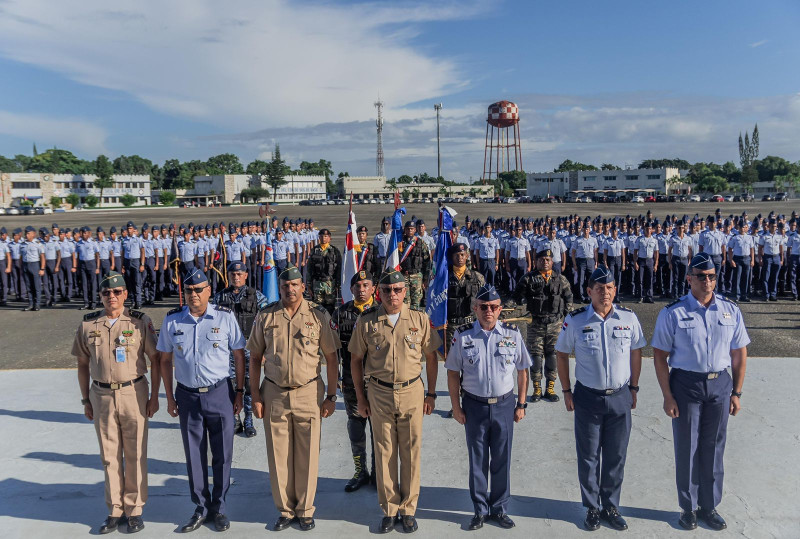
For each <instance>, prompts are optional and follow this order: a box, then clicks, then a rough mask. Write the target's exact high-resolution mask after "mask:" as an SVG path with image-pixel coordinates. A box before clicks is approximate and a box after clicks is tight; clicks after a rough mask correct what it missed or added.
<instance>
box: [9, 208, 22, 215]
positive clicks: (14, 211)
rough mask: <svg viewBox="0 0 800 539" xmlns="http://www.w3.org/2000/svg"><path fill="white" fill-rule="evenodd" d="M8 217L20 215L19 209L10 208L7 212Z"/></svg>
mask: <svg viewBox="0 0 800 539" xmlns="http://www.w3.org/2000/svg"><path fill="white" fill-rule="evenodd" d="M6 214H7V215H19V208H8V210H6Z"/></svg>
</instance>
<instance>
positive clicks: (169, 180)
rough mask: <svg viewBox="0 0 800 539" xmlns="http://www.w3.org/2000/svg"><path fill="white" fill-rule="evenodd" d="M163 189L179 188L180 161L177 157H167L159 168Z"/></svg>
mask: <svg viewBox="0 0 800 539" xmlns="http://www.w3.org/2000/svg"><path fill="white" fill-rule="evenodd" d="M161 171H162V174H163V177H164V182H163V184H162V188H164V189H179V188H180V187H181V172H182V169H181V162H180V161H178V160H177V159H167V160H166V161H165V162H164V166H163V167H162V169H161Z"/></svg>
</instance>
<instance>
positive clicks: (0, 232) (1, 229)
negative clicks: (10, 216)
mask: <svg viewBox="0 0 800 539" xmlns="http://www.w3.org/2000/svg"><path fill="white" fill-rule="evenodd" d="M0 234H8V231H7V230H6V227H2V228H0Z"/></svg>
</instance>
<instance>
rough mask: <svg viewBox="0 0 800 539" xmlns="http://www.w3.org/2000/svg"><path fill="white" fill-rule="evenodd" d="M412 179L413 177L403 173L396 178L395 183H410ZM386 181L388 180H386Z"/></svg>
mask: <svg viewBox="0 0 800 539" xmlns="http://www.w3.org/2000/svg"><path fill="white" fill-rule="evenodd" d="M413 181H414V178H412V177H411V176H409V175H408V174H403V175H402V176H400V177H399V178H397V183H411V182H413ZM387 183H388V182H387Z"/></svg>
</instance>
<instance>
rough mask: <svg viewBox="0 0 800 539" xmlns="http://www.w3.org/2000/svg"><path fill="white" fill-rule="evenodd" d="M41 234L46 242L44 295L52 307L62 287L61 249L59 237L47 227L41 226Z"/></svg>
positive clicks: (48, 304)
mask: <svg viewBox="0 0 800 539" xmlns="http://www.w3.org/2000/svg"><path fill="white" fill-rule="evenodd" d="M39 235H40V236H41V237H42V241H43V242H44V262H45V274H44V279H42V280H43V281H44V295H45V298H46V300H47V306H48V307H52V306H53V305H54V304H55V301H56V294H57V293H58V290H59V289H60V288H61V286H60V285H59V281H60V279H61V272H60V271H59V269H58V266H59V264H60V263H59V260H58V257H59V254H60V249H59V248H58V238H57V237H55V236H52V235H50V233H49V232H48V231H47V229H46V228H40V229H39ZM3 258H5V256H3Z"/></svg>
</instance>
